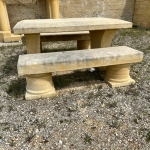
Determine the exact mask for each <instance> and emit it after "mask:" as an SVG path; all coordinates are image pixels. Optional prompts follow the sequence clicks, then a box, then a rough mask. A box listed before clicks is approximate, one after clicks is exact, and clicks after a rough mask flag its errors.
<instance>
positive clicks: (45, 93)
mask: <svg viewBox="0 0 150 150" xmlns="http://www.w3.org/2000/svg"><path fill="white" fill-rule="evenodd" d="M26 80H27V87H26V95H25V99H26V100H32V99H39V98H48V97H53V96H56V91H55V88H54V84H53V81H52V73H46V74H37V75H27V76H26Z"/></svg>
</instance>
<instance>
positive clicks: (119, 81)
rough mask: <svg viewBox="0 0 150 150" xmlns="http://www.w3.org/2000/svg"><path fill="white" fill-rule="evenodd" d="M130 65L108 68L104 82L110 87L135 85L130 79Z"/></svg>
mask: <svg viewBox="0 0 150 150" xmlns="http://www.w3.org/2000/svg"><path fill="white" fill-rule="evenodd" d="M129 73H130V64H122V65H114V66H108V67H107V70H106V75H105V78H104V80H105V81H106V82H107V83H108V84H109V85H110V86H111V87H119V86H126V85H130V84H133V83H135V81H134V80H133V79H132V78H131V77H130V75H129Z"/></svg>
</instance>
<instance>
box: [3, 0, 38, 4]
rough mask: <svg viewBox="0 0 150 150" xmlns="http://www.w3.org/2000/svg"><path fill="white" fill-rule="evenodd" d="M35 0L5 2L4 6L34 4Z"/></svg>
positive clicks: (8, 0) (10, 0)
mask: <svg viewBox="0 0 150 150" xmlns="http://www.w3.org/2000/svg"><path fill="white" fill-rule="evenodd" d="M36 2H37V0H6V4H35V3H36Z"/></svg>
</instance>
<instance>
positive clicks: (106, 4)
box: [6, 0, 134, 28]
mask: <svg viewBox="0 0 150 150" xmlns="http://www.w3.org/2000/svg"><path fill="white" fill-rule="evenodd" d="M6 1H7V9H8V15H9V20H10V24H11V27H12V28H13V26H14V25H15V24H16V23H17V22H18V21H20V20H23V19H36V18H37V19H44V18H46V2H45V1H46V0H6ZM59 9H60V18H72V17H74V18H75V17H76V18H77V17H100V16H101V17H108V18H120V19H124V20H128V21H132V19H133V12H134V0H59Z"/></svg>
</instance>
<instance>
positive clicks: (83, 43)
mask: <svg viewBox="0 0 150 150" xmlns="http://www.w3.org/2000/svg"><path fill="white" fill-rule="evenodd" d="M90 47H91V41H90V40H78V41H77V49H78V50H82V49H90Z"/></svg>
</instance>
